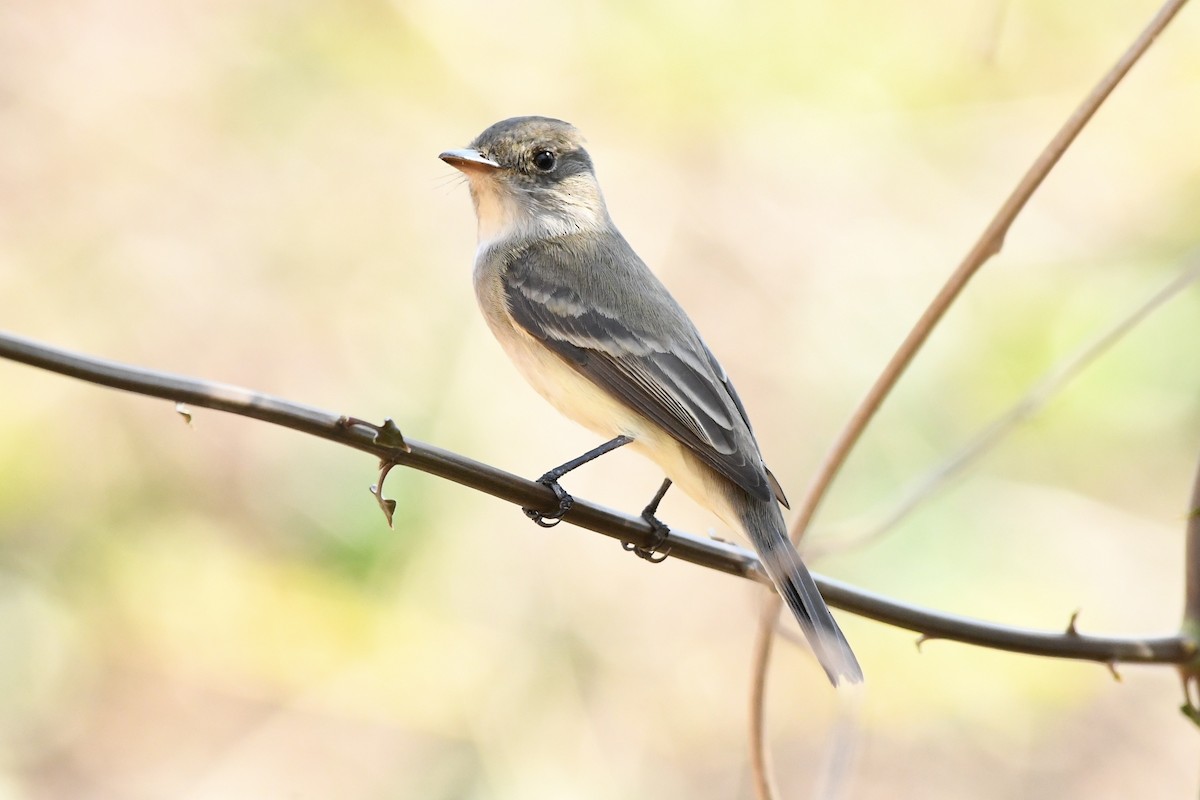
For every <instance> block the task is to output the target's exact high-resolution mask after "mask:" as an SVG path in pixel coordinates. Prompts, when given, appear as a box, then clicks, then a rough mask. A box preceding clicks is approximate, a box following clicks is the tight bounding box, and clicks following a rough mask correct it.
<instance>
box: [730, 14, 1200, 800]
mask: <svg viewBox="0 0 1200 800" xmlns="http://www.w3.org/2000/svg"><path fill="white" fill-rule="evenodd" d="M1186 2H1187V0H1166V2H1165V3H1164V4H1163V5H1162V7H1161V8H1159V10H1158V12H1157V13H1155V15H1154V17H1153V19H1151V20H1150V22H1149V23H1148V24H1147V25H1146V27H1145V29H1143V30H1142V32H1141V33H1140V34H1139V35H1138V37H1137V38H1136V39H1134V41H1133V43H1132V44H1130V45H1129V47H1128V48H1126V50H1125V52H1123V53H1122V54H1121V57H1120V58H1119V59H1117V62H1116V63H1115V64H1113V66H1112V67H1111V68H1109V70H1108V71H1107V72H1106V73H1105V74H1104V76H1103V77H1101V78H1100V82H1099V83H1097V84H1096V86H1095V87H1094V88H1093V89H1092V91H1091V92H1089V93H1088V95H1087V96H1086V97H1085V98H1084V99H1083V101H1082V102H1081V103H1080V104H1079V106H1078V107H1077V108H1076V109H1075V111H1074V113H1072V114H1071V116H1070V117H1069V118H1068V119H1067V121H1066V122H1064V123H1063V125H1062V127H1061V128H1060V129H1059V130H1058V133H1056V134H1055V135H1054V138H1053V139H1051V140H1050V142H1049V143H1048V144H1047V145H1046V146H1045V147H1044V148H1043V149H1042V151H1041V153H1039V154H1038V157H1037V159H1036V160H1035V161H1034V162H1033V164H1032V165H1030V167H1029V169H1028V170H1027V171H1026V172H1025V174H1024V175H1023V176H1021V180H1020V181H1019V182H1018V183H1017V185H1016V187H1015V188H1014V189H1013V191H1012V193H1011V194H1010V195H1009V196H1008V198H1007V199H1006V200H1005V201H1004V204H1003V205H1002V206H1001V207H1000V209H999V210H998V211H997V212H996V214H995V215H994V216H993V217H992V219H991V221H990V222H989V223H988V225H987V227H986V228H985V229H984V231H983V233H981V234H980V235H979V238H978V239H977V240H976V242H975V244H974V246H972V248H971V249H970V251H969V252H968V253H967V254H966V255H965V256H963V259H962V261H960V262H959V264H958V266H957V267H956V268H955V270H954V272H953V273H951V275H950V277H949V278H948V279H947V280H946V283H945V284H944V285H943V286H942V288H941V290H940V291H939V292H938V293H937V296H936V297H934V298H933V300H932V302H930V304H929V305H928V307H926V309H925V312H924V313H923V314H922V315H921V318H920V319H918V320H917V323H916V325H914V326H913V328H912V330H911V331H910V332H909V333H908V336H906V337H905V339H904V341H903V342H901V344H900V347H899V349H898V350H897V351H896V353H895V354H894V355H893V356H892V358H891V360H890V361H888V363H887V365H886V366H885V367H884V369H883V372H882V373H880V375H879V377H878V378H877V379H876V381H875V383H874V385H872V386H871V389H870V390H869V391H868V392H867V395H866V397H864V398H863V400H862V402H861V403H860V404H859V406H858V408H857V409H855V411H854V413H853V415H852V416H851V417H850V420H849V422H847V423H846V426H845V427H844V428H843V429H842V431H841V433H840V434H838V438H837V440H836V441H835V442H834V444H833V446H832V447H831V448H830V449H829V452H828V453H827V455H826V456H825V458H824V460H823V461H822V462H821V464H820V466H819V467H818V469H817V473H816V475H815V476H814V478H813V480H812V482H811V483H810V484H809V487H808V490H807V491H806V492H805V494H804V496H803V497H802V498H801V500H800V503H799V506H798V507H797V511H796V518H795V521H794V522H793V523H792V527H791V531H790V535H791V539H792V541H793V542H797V543H798V542H799V541H800V539H801V538H803V536H804V534H805V533H806V532H807V530H808V528H809V525H810V524H811V523H812V520H813V518H814V517H815V516H816V513H817V509H818V508H819V507H820V505H821V502H822V501H823V500H824V499H825V496H826V495H827V494H828V493H829V488H830V486H831V485H832V484H833V481H834V479H835V478H836V477H837V475H838V473H839V472H841V470H842V467H843V466H844V465H845V463H846V460H847V459H848V458H849V457H850V453H851V452H852V451H853V450H854V448H855V446H856V445H857V444H858V441H859V439H860V438H861V437H862V434H863V431H865V430H866V428H867V425H868V424H870V422H871V420H872V419H873V418H874V416H875V413H876V412H877V411H878V410H879V407H880V406H881V405H883V401H884V400H886V399H887V397H888V395H890V394H891V392H892V389H893V388H894V387H895V386H896V383H897V382H899V380H900V377H901V376H902V375H903V374H904V372H905V370H907V369H908V365H909V364H911V363H912V361H913V359H914V358H915V357H916V355H917V353H918V352H919V351H920V350H921V348H922V347H923V346H924V345H925V342H926V341H927V340H928V339H929V336H930V335H931V334H932V333H933V331H934V329H935V328H936V327H937V325H938V323H939V322H941V320H942V317H944V316H945V314H946V312H947V311H948V310H949V309H950V306H951V305H953V304H954V301H955V300H956V299H957V298H958V296H959V295H960V294H962V291H963V289H965V288H966V286H967V283H968V282H969V281H970V280H971V278H972V277H974V275H975V273H977V272H978V271H979V270H980V268H981V267H983V265H984V264H985V263H986V262H987V261H988V260H989V259H990V258H991V257H992V256H994V255H996V254H997V253H999V252H1000V249H1001V248H1002V247H1003V246H1004V237H1005V236H1007V235H1008V230H1009V228H1011V227H1012V224H1013V222H1014V221H1015V220H1016V218H1017V216H1018V215H1019V214H1020V213H1021V211H1022V209H1024V208H1025V204H1026V203H1028V202H1029V198H1031V197H1032V196H1033V193H1034V192H1036V191H1037V190H1038V187H1040V186H1041V185H1042V183H1043V181H1045V179H1046V176H1047V175H1049V174H1050V171H1051V170H1052V169H1054V166H1055V165H1056V164H1057V163H1058V162H1059V160H1060V159H1061V158H1062V156H1063V154H1064V153H1065V152H1066V151H1067V149H1068V148H1069V147H1070V146H1071V144H1072V143H1073V142H1074V141H1075V139H1076V138H1077V137H1078V136H1079V134H1080V132H1081V131H1082V130H1083V129H1084V128H1085V127H1086V126H1087V124H1088V122H1089V121H1091V119H1092V117H1093V116H1094V115H1095V113H1096V111H1098V110H1099V108H1100V106H1102V105H1103V104H1104V101H1105V100H1107V99H1108V96H1109V95H1110V94H1112V92H1113V90H1114V89H1116V88H1117V85H1118V84H1120V82H1121V81H1122V80H1123V79H1124V78H1125V76H1126V75H1127V74H1128V73H1129V70H1131V69H1132V68H1133V65H1134V64H1136V63H1137V62H1138V60H1139V59H1141V57H1142V56H1143V55H1144V54H1145V53H1146V51H1147V50H1149V49H1150V46H1151V45H1152V44H1154V41H1155V39H1157V38H1158V36H1159V34H1161V33H1162V32H1163V31H1164V30H1166V27H1167V25H1169V24H1170V23H1171V20H1172V19H1174V18H1175V15H1176V14H1178V13H1179V10H1180V9H1181V8H1183V6H1184V4H1185V3H1186ZM780 608H781V603H780V601H778V600H777V599H775V598H772V600H771V602H769V603H768V604H767V606H766V608H764V609H763V612H762V615H761V616H760V620H759V633H758V636H757V638H756V640H755V647H754V653H753V662H752V664H753V666H752V668H751V669H752V672H753V675H754V679H753V680H754V687H753V688H752V690H751V705H750V727H751V737H750V739H751V743H752V745H753V744H754V743H759V742H762V741H763V739H764V738H765V737H764V735H763V734H762V730H763V729H764V728H765V725H766V721H765V715H764V711H763V705H762V700H763V697H764V694H765V693H764V692H763V691H762V689H761V688H760V686H759V684H760V683H763V682H764V681H765V680H766V670H767V664H768V662H769V661H770V659H771V643H772V641H773V637H772V636H770V635H769V633H770V632H771V631H774V629H775V626H776V624H777V622H778V619H779V611H780ZM766 761H767V757H766V755H765V753H764V752H763V751H762V750H758V749H753V747H752V749H751V768H752V770H753V772H754V776H755V788H756V793H757V797H758V798H759V800H768V798H772V797H774V793H773V792H771V791H770V788H769V787H770V782H769V780H767V778H766V777H765V776H764V775H761V774H760V773H765V772H766V771H767V765H766Z"/></svg>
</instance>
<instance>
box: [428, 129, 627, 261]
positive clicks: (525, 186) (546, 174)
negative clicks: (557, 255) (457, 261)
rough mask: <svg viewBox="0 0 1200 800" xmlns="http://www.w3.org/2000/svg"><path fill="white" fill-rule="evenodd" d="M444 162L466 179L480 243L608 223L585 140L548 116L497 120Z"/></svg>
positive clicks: (448, 154)
mask: <svg viewBox="0 0 1200 800" xmlns="http://www.w3.org/2000/svg"><path fill="white" fill-rule="evenodd" d="M439 158H441V159H442V161H445V162H446V163H447V164H449V165H450V166H452V167H454V168H455V169H457V170H459V171H460V172H462V173H463V174H464V175H466V176H467V180H468V181H469V182H470V185H471V199H472V200H473V201H474V203H475V215H476V217H477V219H478V221H479V242H480V244H481V245H486V244H491V243H494V242H497V241H501V240H505V239H510V238H513V237H516V238H518V239H520V238H528V237H539V238H541V237H548V236H560V235H564V234H569V233H577V232H581V231H587V230H596V229H598V228H601V227H603V226H604V225H606V224H607V223H608V212H607V211H606V210H605V206H604V198H603V196H602V195H601V194H600V185H599V184H598V183H597V182H596V173H595V171H594V170H593V168H592V159H591V156H589V155H588V152H587V150H585V149H584V147H583V137H582V136H581V135H580V133H579V131H578V130H576V129H575V127H574V126H573V125H570V124H568V123H566V122H563V121H562V120H557V119H550V118H549V117H513V118H511V119H506V120H503V121H502V122H497V123H496V124H495V125H492V126H491V127H490V128H488V129H487V130H485V131H484V132H483V133H481V134H479V135H478V136H476V137H475V140H474V141H473V142H471V144H470V145H469V146H468V147H467V148H466V149H463V150H447V151H446V152H444V153H442V154H441V155H440V156H439Z"/></svg>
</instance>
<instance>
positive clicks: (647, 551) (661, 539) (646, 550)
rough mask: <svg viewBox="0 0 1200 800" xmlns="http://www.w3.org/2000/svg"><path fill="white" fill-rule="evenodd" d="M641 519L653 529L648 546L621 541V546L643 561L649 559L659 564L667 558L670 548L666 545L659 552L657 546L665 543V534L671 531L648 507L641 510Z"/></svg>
mask: <svg viewBox="0 0 1200 800" xmlns="http://www.w3.org/2000/svg"><path fill="white" fill-rule="evenodd" d="M642 519H644V520H646V522H647V523H648V524H649V525H650V527H651V528H653V529H654V533H653V534H652V535H651V539H650V546H649V547H641V546H640V545H636V544H634V543H633V542H621V547H623V548H624V549H625V550H627V551H628V552H630V553H633V554H634V555H635V556H637V557H638V558H640V559H642V560H643V561H649V562H650V563H651V564H661V563H662V562H664V561H666V560H667V556H669V555H671V548H670V547H668V548H667V549H666V550H663V551H661V552H660V551H659V549H658V548H660V547H662V546H663V545H664V544H665V543H666V541H667V534H669V533H670V532H671V529H670V528H668V527H667V525H666V523H664V522H663V521H662V520H660V519H659V518H658V517H656V516H654V514H653V512H651V511H650V510H649V509H647V510H646V511H643V512H642Z"/></svg>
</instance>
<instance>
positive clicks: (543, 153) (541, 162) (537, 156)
mask: <svg viewBox="0 0 1200 800" xmlns="http://www.w3.org/2000/svg"><path fill="white" fill-rule="evenodd" d="M533 165H534V166H535V167H537V168H538V169H540V170H541V171H542V172H549V171H550V170H552V169H554V168H555V167H556V166H558V158H557V157H556V156H555V155H554V153H551V152H550V151H549V150H538V151H537V152H536V153H534V154H533Z"/></svg>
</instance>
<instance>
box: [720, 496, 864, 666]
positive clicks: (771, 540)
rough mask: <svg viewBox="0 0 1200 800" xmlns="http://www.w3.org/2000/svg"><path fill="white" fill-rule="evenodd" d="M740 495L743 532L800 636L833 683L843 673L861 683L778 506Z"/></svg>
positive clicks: (846, 645)
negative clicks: (793, 617)
mask: <svg viewBox="0 0 1200 800" xmlns="http://www.w3.org/2000/svg"><path fill="white" fill-rule="evenodd" d="M739 500H740V508H739V509H738V512H739V516H741V518H742V524H743V525H744V526H745V528H746V535H747V536H748V537H749V539H750V542H751V543H752V544H753V545H754V549H755V550H756V551H758V557H759V558H760V559H762V562H763V566H765V567H766V569H767V574H768V575H769V576H770V577H771V581H772V582H773V583H774V584H775V587H776V588H777V589H778V590H779V594H780V596H781V597H782V598H783V600H784V602H786V603H787V605H788V608H790V609H791V610H792V614H794V615H795V617H796V621H797V622H799V623H800V629H801V630H802V631H803V632H804V637H805V638H806V639H808V644H809V646H810V647H812V649H813V653H814V654H815V655H816V657H817V660H818V661H819V662H821V666H822V667H824V668H825V673H826V674H827V675H828V676H829V680H830V682H831V683H833V685H834V686H837V685H838V684H839V683H840V682H841V680H842V679H843V678H844V679H846V680H847V681H849V682H851V683H861V682H862V679H863V674H862V668H861V667H860V666H859V665H858V659H857V658H855V657H854V651H853V650H851V649H850V643H849V642H847V641H846V637H845V636H843V635H842V629H841V628H839V627H838V624H837V621H836V620H834V618H833V615H832V614H830V613H829V607H828V606H827V605H825V600H824V599H823V598H822V597H821V592H820V591H819V590H818V589H817V584H816V583H815V582H814V581H813V579H812V575H811V574H809V571H808V567H806V566H804V562H803V561H801V560H800V554H799V553H797V552H796V548H795V547H794V546H793V545H792V543H791V541H790V540H789V539H788V536H787V527H786V526H785V525H784V522H783V514H782V513H780V511H779V506H777V505H776V504H775V503H774V501H770V502H763V501H761V500H758V499H756V498H753V497H750V496H749V495H745V496H744V498H739Z"/></svg>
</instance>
